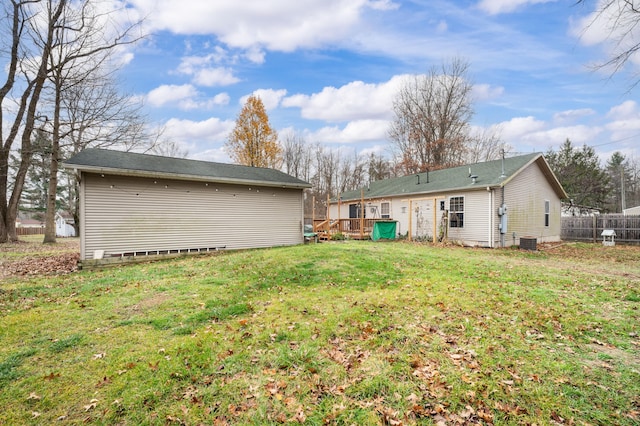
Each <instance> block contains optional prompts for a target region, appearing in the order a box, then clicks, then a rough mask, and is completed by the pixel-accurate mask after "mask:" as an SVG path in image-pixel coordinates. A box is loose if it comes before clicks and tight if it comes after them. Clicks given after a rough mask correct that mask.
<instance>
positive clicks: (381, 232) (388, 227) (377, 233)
mask: <svg viewBox="0 0 640 426" xmlns="http://www.w3.org/2000/svg"><path fill="white" fill-rule="evenodd" d="M382 238H384V239H387V240H393V239H394V238H396V221H395V220H388V221H387V220H385V221H381V222H376V223H374V224H373V233H372V234H371V239H372V240H373V241H378V240H379V239H382Z"/></svg>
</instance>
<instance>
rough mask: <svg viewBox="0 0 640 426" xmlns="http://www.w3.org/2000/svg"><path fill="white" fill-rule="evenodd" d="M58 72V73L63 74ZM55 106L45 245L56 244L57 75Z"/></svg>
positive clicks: (58, 131) (58, 138) (59, 93)
mask: <svg viewBox="0 0 640 426" xmlns="http://www.w3.org/2000/svg"><path fill="white" fill-rule="evenodd" d="M61 71H62V70H61V69H58V70H56V73H59V72H61ZM55 80H56V83H55V93H56V94H55V104H54V110H53V135H52V137H51V165H50V167H51V169H50V170H49V190H48V192H47V211H46V213H45V216H44V240H43V241H42V242H43V243H44V244H47V243H55V242H56V198H57V195H58V158H59V157H60V105H61V96H62V93H61V92H62V85H61V84H62V83H61V82H60V78H59V74H58V75H56V79H55Z"/></svg>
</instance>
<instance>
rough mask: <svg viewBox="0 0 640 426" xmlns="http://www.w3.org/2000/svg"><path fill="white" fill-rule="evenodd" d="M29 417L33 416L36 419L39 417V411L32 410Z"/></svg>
mask: <svg viewBox="0 0 640 426" xmlns="http://www.w3.org/2000/svg"><path fill="white" fill-rule="evenodd" d="M31 417H33V418H34V419H36V418H38V417H40V413H39V412H37V411H32V412H31Z"/></svg>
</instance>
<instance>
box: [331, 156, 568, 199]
mask: <svg viewBox="0 0 640 426" xmlns="http://www.w3.org/2000/svg"><path fill="white" fill-rule="evenodd" d="M534 163H535V164H536V165H537V166H538V167H540V169H541V171H542V173H543V174H544V175H545V177H546V178H547V180H548V181H549V184H550V185H551V186H552V187H553V189H554V191H555V192H556V193H557V194H558V196H559V197H560V198H567V194H566V193H565V192H564V189H563V188H562V185H560V182H559V181H558V179H557V178H556V177H555V175H554V174H553V171H552V170H551V168H550V167H549V164H548V163H547V161H546V160H545V159H544V156H543V155H542V154H541V153H533V154H527V155H520V156H517V157H511V158H505V159H504V161H503V160H494V161H487V162H483V163H475V164H471V165H465V166H458V167H452V168H449V169H442V170H436V171H432V172H424V173H418V174H414V175H408V176H402V177H397V178H391V179H385V180H380V181H375V182H371V183H370V184H369V185H368V186H367V187H365V188H363V190H364V196H365V198H369V199H370V198H383V197H392V196H402V195H417V194H432V193H442V192H451V191H463V190H465V191H468V190H474V189H485V188H487V187H491V188H499V187H502V186H504V185H506V184H507V183H508V182H509V181H510V180H511V179H513V178H514V177H515V176H516V175H517V174H518V173H520V172H521V171H522V170H524V169H525V168H526V167H528V166H529V165H531V164H534ZM474 176H475V179H473V177H474ZM360 197H361V190H360V189H358V190H356V191H349V192H345V193H343V194H341V196H340V198H341V199H342V200H358V199H360Z"/></svg>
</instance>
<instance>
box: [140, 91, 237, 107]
mask: <svg viewBox="0 0 640 426" xmlns="http://www.w3.org/2000/svg"><path fill="white" fill-rule="evenodd" d="M229 100H230V98H229V95H228V94H227V93H219V94H217V95H216V96H214V97H212V98H206V99H205V98H203V97H202V94H201V93H200V92H198V91H197V90H196V88H195V87H193V86H192V85H190V84H183V85H173V84H165V85H162V86H159V87H157V88H155V89H153V90H152V91H150V92H149V93H148V94H147V103H148V104H149V105H151V106H152V107H156V108H159V107H163V106H177V107H178V108H179V109H181V110H184V111H191V110H194V109H211V108H213V107H214V106H216V105H227V104H228V103H229Z"/></svg>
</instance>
